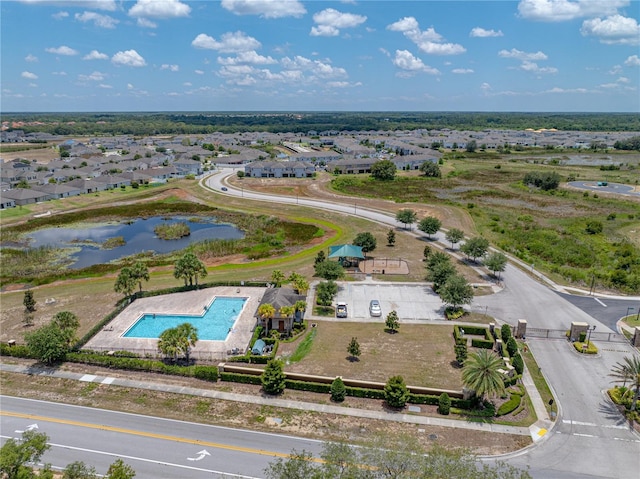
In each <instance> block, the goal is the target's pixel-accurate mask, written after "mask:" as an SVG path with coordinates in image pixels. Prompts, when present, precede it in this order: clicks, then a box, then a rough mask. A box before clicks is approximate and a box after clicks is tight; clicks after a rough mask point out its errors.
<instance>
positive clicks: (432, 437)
mask: <svg viewBox="0 0 640 479" xmlns="http://www.w3.org/2000/svg"><path fill="white" fill-rule="evenodd" d="M429 439H431V440H432V441H435V440H436V439H438V435H437V434H429Z"/></svg>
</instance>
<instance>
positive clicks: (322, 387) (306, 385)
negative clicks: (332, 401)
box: [285, 379, 331, 394]
mask: <svg viewBox="0 0 640 479" xmlns="http://www.w3.org/2000/svg"><path fill="white" fill-rule="evenodd" d="M285 386H286V388H287V389H295V390H296V391H310V392H313V393H321V394H328V393H330V392H331V385H330V384H324V383H312V382H308V381H297V380H295V379H287V380H285Z"/></svg>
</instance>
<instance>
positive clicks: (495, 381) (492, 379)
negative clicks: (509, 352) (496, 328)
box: [462, 349, 505, 398]
mask: <svg viewBox="0 0 640 479" xmlns="http://www.w3.org/2000/svg"><path fill="white" fill-rule="evenodd" d="M502 366H503V361H502V358H500V357H498V356H497V355H495V354H493V352H491V351H489V350H488V349H482V350H480V351H479V352H477V353H475V354H470V355H469V356H468V357H467V359H466V361H465V362H464V367H463V368H462V382H463V383H464V385H465V386H466V387H468V388H469V389H473V390H474V391H475V392H476V394H477V395H478V396H479V397H480V398H483V397H484V396H485V395H487V396H490V397H491V396H496V395H498V394H502V393H503V392H504V390H505V388H504V381H503V380H502V374H501V373H499V372H498V369H500V368H501V367H502Z"/></svg>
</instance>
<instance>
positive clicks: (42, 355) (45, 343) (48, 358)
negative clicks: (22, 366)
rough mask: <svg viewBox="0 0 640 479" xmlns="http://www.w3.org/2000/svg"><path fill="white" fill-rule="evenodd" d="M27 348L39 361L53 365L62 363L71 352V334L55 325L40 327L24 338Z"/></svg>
mask: <svg viewBox="0 0 640 479" xmlns="http://www.w3.org/2000/svg"><path fill="white" fill-rule="evenodd" d="M24 339H25V341H26V343H27V347H28V348H29V351H30V352H31V354H33V355H34V356H35V357H36V358H37V359H38V360H39V361H42V362H43V363H47V364H52V363H55V362H56V361H61V360H63V359H64V358H65V356H66V355H67V352H68V351H69V334H68V332H65V331H64V330H62V329H60V328H59V327H57V326H56V325H55V324H53V323H49V324H46V325H44V326H41V327H39V328H38V329H36V330H35V331H33V332H31V333H27V334H25V336H24Z"/></svg>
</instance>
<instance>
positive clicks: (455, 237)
mask: <svg viewBox="0 0 640 479" xmlns="http://www.w3.org/2000/svg"><path fill="white" fill-rule="evenodd" d="M445 238H446V239H447V241H448V242H449V243H451V248H452V249H453V247H454V246H455V245H456V244H457V243H459V242H460V241H462V240H463V239H464V232H463V231H462V230H459V229H458V228H451V229H450V230H449V231H447V234H446V235H445Z"/></svg>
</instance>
